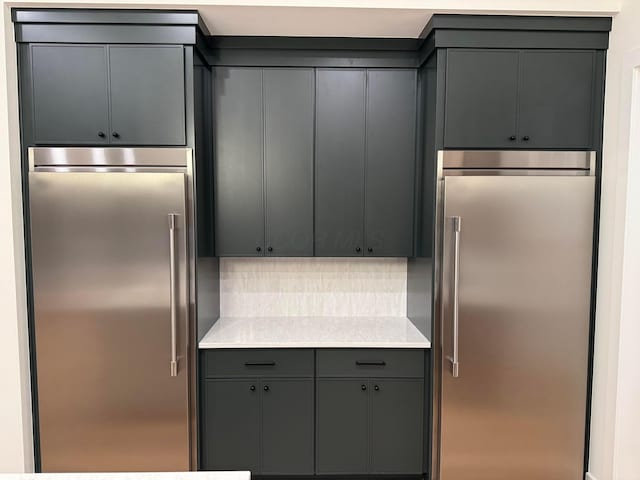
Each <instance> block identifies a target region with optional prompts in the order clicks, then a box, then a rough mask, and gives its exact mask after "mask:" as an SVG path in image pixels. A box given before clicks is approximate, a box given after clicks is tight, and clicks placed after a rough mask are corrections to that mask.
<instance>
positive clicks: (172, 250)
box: [169, 213, 178, 377]
mask: <svg viewBox="0 0 640 480" xmlns="http://www.w3.org/2000/svg"><path fill="white" fill-rule="evenodd" d="M177 227H178V215H177V214H176V213H170V214H169V263H170V265H169V292H170V293H169V299H170V306H169V309H170V310H171V361H170V364H169V367H170V372H171V376H172V377H177V376H178V352H177V350H178V347H177V331H178V273H177V272H176V257H177V254H176V229H177Z"/></svg>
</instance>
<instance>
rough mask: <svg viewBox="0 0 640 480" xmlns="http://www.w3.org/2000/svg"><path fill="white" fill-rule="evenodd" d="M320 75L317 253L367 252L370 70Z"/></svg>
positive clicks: (317, 79)
mask: <svg viewBox="0 0 640 480" xmlns="http://www.w3.org/2000/svg"><path fill="white" fill-rule="evenodd" d="M316 75H317V78H316V84H317V86H316V182H315V183H316V195H315V214H316V215H315V217H316V218H315V252H316V255H319V256H328V257H331V256H357V255H362V254H363V253H362V252H363V249H364V218H363V214H364V161H365V160H364V157H365V102H366V98H365V88H366V72H365V70H352V69H319V70H318V71H317V73H316Z"/></svg>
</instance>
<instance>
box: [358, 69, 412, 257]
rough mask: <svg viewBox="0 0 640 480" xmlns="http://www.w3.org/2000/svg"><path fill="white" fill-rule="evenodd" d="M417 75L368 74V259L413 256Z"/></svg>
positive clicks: (394, 72)
mask: <svg viewBox="0 0 640 480" xmlns="http://www.w3.org/2000/svg"><path fill="white" fill-rule="evenodd" d="M416 82H417V80H416V71H415V70H391V69H387V70H369V71H368V72H367V129H366V141H367V146H366V151H367V159H366V169H365V178H366V179H365V185H366V187H365V188H366V194H365V199H366V205H365V217H366V218H365V232H366V240H365V247H366V249H365V252H364V253H365V255H375V256H388V257H408V256H411V255H412V254H413V201H414V198H413V185H414V178H415V177H414V171H415V147H416V143H415V124H416Z"/></svg>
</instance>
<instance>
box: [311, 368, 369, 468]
mask: <svg viewBox="0 0 640 480" xmlns="http://www.w3.org/2000/svg"><path fill="white" fill-rule="evenodd" d="M317 389H318V392H317V419H316V422H317V424H316V438H317V447H316V452H317V453H316V457H317V458H316V465H317V467H316V468H317V471H318V473H319V474H349V473H365V472H367V471H368V464H369V448H368V438H369V414H368V410H369V409H368V404H369V392H368V382H367V381H365V380H357V379H324V378H322V379H318V381H317Z"/></svg>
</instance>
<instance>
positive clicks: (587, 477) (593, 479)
mask: <svg viewBox="0 0 640 480" xmlns="http://www.w3.org/2000/svg"><path fill="white" fill-rule="evenodd" d="M584 480H598V479H597V478H596V477H595V476H594V475H592V474H591V473H589V472H587V473H585V474H584Z"/></svg>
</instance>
